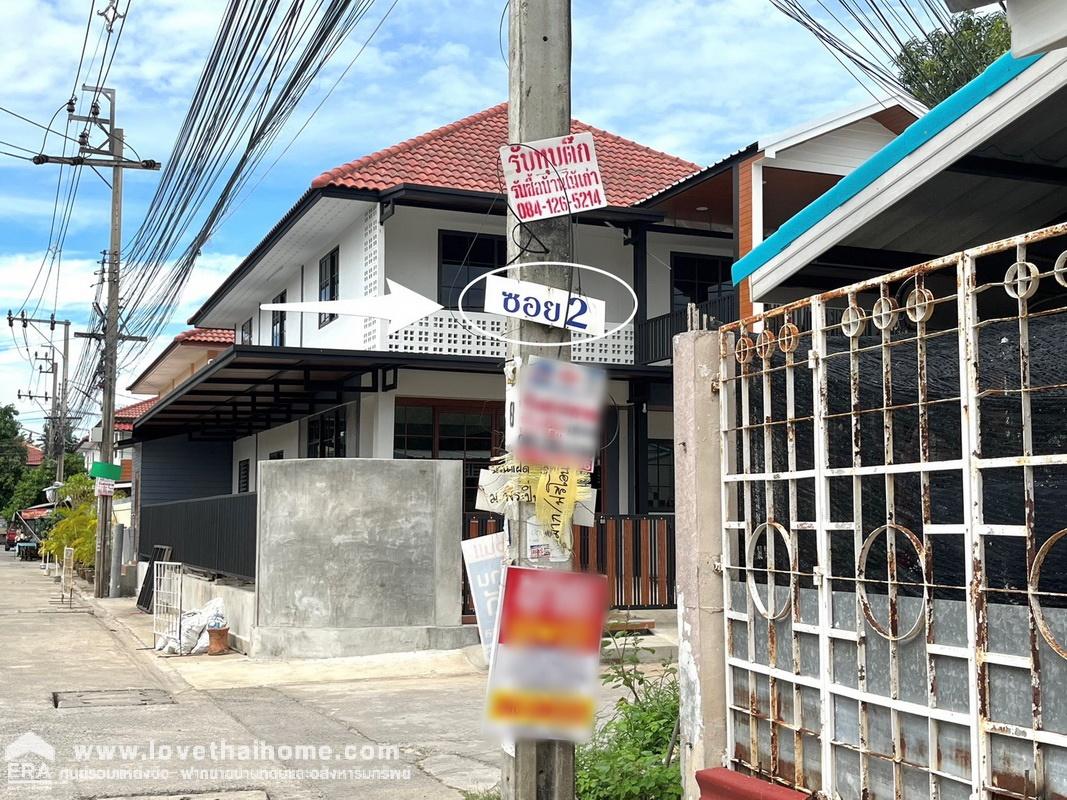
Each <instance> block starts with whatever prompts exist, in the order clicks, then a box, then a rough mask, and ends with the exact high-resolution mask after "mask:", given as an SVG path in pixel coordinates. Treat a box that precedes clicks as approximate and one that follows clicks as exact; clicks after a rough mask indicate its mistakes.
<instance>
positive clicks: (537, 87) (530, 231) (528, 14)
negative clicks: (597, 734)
mask: <svg viewBox="0 0 1067 800" xmlns="http://www.w3.org/2000/svg"><path fill="white" fill-rule="evenodd" d="M509 14H510V16H509V21H508V140H509V141H510V142H511V143H513V144H514V143H522V142H530V141H536V140H538V139H550V138H553V137H556V136H566V135H568V134H569V133H570V128H571V4H570V0H511V3H510V12H509ZM507 226H508V234H509V235H508V262H509V263H512V264H514V265H515V267H514V268H513V269H511V270H510V271H509V277H511V278H516V279H519V280H524V281H531V282H533V283H539V284H541V285H543V286H551V287H555V288H559V289H569V288H570V284H571V276H570V275H569V274H568V271H567V270H565V269H563V268H561V267H558V266H556V267H546V266H533V267H528V266H523V264H525V263H528V262H532V261H562V262H573V261H574V258H573V256H574V253H573V252H571V251H572V237H571V219H570V216H563V217H555V218H552V219H545V220H538V221H536V222H529V223H526V224H525V225H524V226H520V225H519V221H518V219H516V218H515V215H514V214H513V213H512V212H511V211H510V210H509V212H508V216H507ZM546 251H547V252H546ZM518 327H519V335H518V336H516V337H514V338H515V340H516V341H522V342H534V343H545V344H554V343H559V342H567V341H569V340H570V332H569V331H567V330H565V329H563V328H553V327H550V326H547V325H541V324H538V323H536V322H526V321H521V322H519V323H518ZM531 355H543V356H550V357H553V358H560V359H564V360H570V347H568V346H564V347H559V348H552V347H537V346H532V345H516V344H512V345H509V356H510V357H511V358H512V359H516V358H521V359H523V361H524V362H525V361H526V360H527V359H528V358H529V356H531ZM533 513H534V509H533V504H532V503H520V504H519V512H518V519H517V520H516V521H515V522H514V524H513V525H512V526H511V530H512V542H513V549H512V554H513V558H514V560H515V563H518V564H520V565H523V566H531V565H532V562H531V561H530V560H529V551H528V547H527V535H526V519H527V518H529V517H531V516H533ZM538 566H552V567H557V568H561V569H570V562H563V563H548V562H547V559H546V560H545V561H544V562H541V561H539V562H538ZM502 787H503V797H504V798H505V800H573V798H574V744H573V743H571V742H562V741H532V740H525V741H518V742H516V743H515V757H514V758H507V763H506V764H505V768H504V775H503V783H502Z"/></svg>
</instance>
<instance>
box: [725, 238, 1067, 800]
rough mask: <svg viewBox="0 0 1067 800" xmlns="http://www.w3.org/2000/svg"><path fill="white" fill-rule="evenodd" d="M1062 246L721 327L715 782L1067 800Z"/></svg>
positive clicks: (987, 252)
mask: <svg viewBox="0 0 1067 800" xmlns="http://www.w3.org/2000/svg"><path fill="white" fill-rule="evenodd" d="M1065 234H1067V226H1057V227H1055V228H1049V229H1046V230H1043V231H1038V232H1035V233H1032V234H1027V235H1026V236H1021V237H1018V238H1016V239H1013V240H1010V241H1004V242H998V243H994V244H991V245H987V246H984V247H981V248H975V249H973V250H968V251H966V252H965V253H961V254H956V255H953V256H950V257H946V258H942V259H939V260H937V261H933V262H929V263H926V264H923V265H919V266H917V267H913V268H910V269H907V270H903V271H900V272H897V273H894V274H892V275H889V276H886V277H884V278H880V279H875V280H870V281H866V282H863V283H859V284H856V285H854V286H851V287H848V288H846V289H842V290H839V291H834V292H830V293H827V294H823V295H820V296H817V297H813V298H810V299H807V300H803V301H799V302H797V303H792V304H789V305H785V306H782V307H779V308H775V309H773V310H772V311H769V312H768V313H767V314H765V315H763V316H759V317H756V318H753V319H749V320H745V321H742V322H741V323H734V324H732V325H727V326H724V327H723V328H722V329H721V334H720V344H721V348H720V352H721V372H720V384H719V385H720V413H721V419H720V425H721V430H722V432H723V433H722V438H721V458H722V474H723V492H722V496H723V516H722V518H723V520H724V521H725V522H724V530H723V560H724V567H725V568H726V571H725V575H726V577H727V580H726V581H725V582H724V584H725V592H724V594H725V608H726V648H727V662H728V669H727V687H726V689H727V702H728V704H729V708H730V712H729V715H728V743H729V751H728V753H727V755H728V757H729V759H730V761H731V765H732V766H733V767H734V768H735V769H739V770H741V771H745V772H749V773H753V774H758V775H761V776H763V777H765V778H767V779H770V780H773V781H775V782H778V783H781V784H785V785H788V786H792V787H796V788H799V789H803V790H807V791H819V792H821V793H822V794H823V795H824V796H826V797H840V798H845V800H851V798H864V799H865V800H867V799H870V800H880V799H881V798H906V799H909V800H910V798H932V799H933V798H940V799H942V800H965V799H966V798H972V797H975V798H1015V799H1016V800H1022V799H1024V798H1026V799H1029V798H1044V799H1047V800H1052V798H1063V797H1067V660H1065V650H1064V647H1065V644H1067V541H1060V540H1061V538H1062V537H1064V536H1065V535H1067V347H1065V344H1064V343H1065V342H1067V316H1065V312H1067V236H1065ZM830 311H834V312H835V313H834V314H833V317H832V318H833V319H835V320H836V319H839V320H840V322H835V323H833V324H827V323H826V320H827V318H828V317H829V316H830V314H828V312H830ZM809 320H810V323H809V322H808V321H809ZM798 323H800V324H798Z"/></svg>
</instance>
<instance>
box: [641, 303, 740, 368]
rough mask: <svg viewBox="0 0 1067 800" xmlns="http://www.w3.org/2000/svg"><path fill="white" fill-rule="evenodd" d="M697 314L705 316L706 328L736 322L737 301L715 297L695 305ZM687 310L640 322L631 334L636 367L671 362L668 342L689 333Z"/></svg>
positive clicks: (669, 343)
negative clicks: (707, 320)
mask: <svg viewBox="0 0 1067 800" xmlns="http://www.w3.org/2000/svg"><path fill="white" fill-rule="evenodd" d="M696 310H697V313H698V314H700V315H701V316H703V315H707V317H708V319H709V321H711V320H714V322H713V323H712V322H709V327H711V328H717V327H718V326H719V325H721V324H722V323H724V322H732V321H733V320H735V319H737V298H736V297H735V296H733V295H726V296H723V297H717V298H714V299H712V300H705V301H704V302H703V303H697V304H696ZM688 319H689V310H688V309H685V308H683V309H680V310H678V311H672V312H671V313H669V314H661V315H660V316H658V317H652V318H651V319H648V320H645V321H644V322H640V323H638V325H637V331H636V333H635V335H634V343H635V344H634V347H635V352H634V358H635V359H636V363H637V364H658V363H661V362H664V361H670V360H671V342H672V340H673V339H674V337H675V336H677V335H678V334H679V333H685V332H686V331H687V330H688Z"/></svg>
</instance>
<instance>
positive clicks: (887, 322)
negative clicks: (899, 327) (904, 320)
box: [871, 297, 900, 331]
mask: <svg viewBox="0 0 1067 800" xmlns="http://www.w3.org/2000/svg"><path fill="white" fill-rule="evenodd" d="M899 315H900V306H899V305H897V301H896V300H894V299H893V298H892V297H879V298H878V299H877V300H875V301H874V308H872V309H871V322H873V323H874V327H876V328H877V329H878V330H880V331H886V330H892V329H893V328H894V326H896V324H897V317H898V316H899Z"/></svg>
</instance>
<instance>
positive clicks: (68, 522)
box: [41, 473, 96, 564]
mask: <svg viewBox="0 0 1067 800" xmlns="http://www.w3.org/2000/svg"><path fill="white" fill-rule="evenodd" d="M61 496H62V498H63V499H64V500H69V502H70V505H69V506H63V507H60V508H58V509H57V510H56V511H55V513H54V514H53V515H52V518H53V520H54V525H53V527H52V529H51V531H49V533H48V538H47V539H45V541H44V543H43V544H42V545H41V550H42V551H43V552H45V553H47V554H49V555H51V556H53V557H54V558H55V559H56V560H57V561H62V560H63V550H64V548H67V547H73V548H74V560H75V561H77V562H78V563H79V564H92V563H93V561H94V559H95V557H96V497H95V496H94V493H93V479H92V478H90V477H89V476H88V475H86V474H85V473H81V474H79V475H74V476H73V477H71V478H69V479H68V480H66V481H64V483H63V490H62V492H61Z"/></svg>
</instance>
